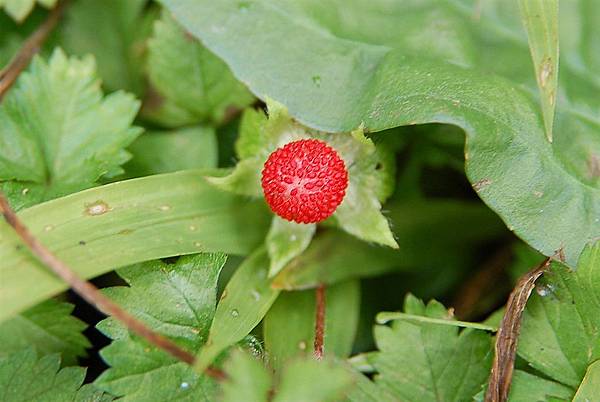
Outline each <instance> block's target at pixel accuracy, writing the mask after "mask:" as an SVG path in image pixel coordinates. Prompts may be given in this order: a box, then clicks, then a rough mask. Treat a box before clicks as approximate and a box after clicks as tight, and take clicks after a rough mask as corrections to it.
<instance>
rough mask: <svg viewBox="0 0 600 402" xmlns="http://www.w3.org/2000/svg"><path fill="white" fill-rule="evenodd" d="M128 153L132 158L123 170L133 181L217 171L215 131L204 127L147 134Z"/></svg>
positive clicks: (137, 140) (132, 145) (135, 142)
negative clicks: (203, 169)
mask: <svg viewBox="0 0 600 402" xmlns="http://www.w3.org/2000/svg"><path fill="white" fill-rule="evenodd" d="M128 150H129V152H130V153H131V155H132V157H131V160H130V161H129V162H127V164H126V165H125V166H124V169H125V171H126V174H127V175H128V176H133V177H138V176H148V175H151V174H160V173H171V172H176V171H178V170H185V169H199V168H216V167H217V162H218V151H217V138H216V135H215V131H214V129H213V128H211V127H206V126H197V127H187V128H182V129H179V130H173V131H156V132H153V131H150V132H146V133H144V134H143V135H141V136H140V137H138V138H137V139H136V140H135V141H134V142H133V143H132V144H131V145H130V146H129V148H128Z"/></svg>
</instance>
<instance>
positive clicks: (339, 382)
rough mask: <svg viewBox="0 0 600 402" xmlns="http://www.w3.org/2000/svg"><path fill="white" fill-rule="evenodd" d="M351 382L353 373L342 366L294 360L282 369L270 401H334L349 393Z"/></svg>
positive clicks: (324, 361) (315, 361)
mask: <svg viewBox="0 0 600 402" xmlns="http://www.w3.org/2000/svg"><path fill="white" fill-rule="evenodd" d="M352 383H353V375H352V373H351V372H350V371H348V370H347V369H345V368H344V367H343V366H341V365H337V364H333V363H332V362H330V361H327V360H321V361H317V360H314V359H312V358H308V359H297V360H293V361H291V362H290V363H289V364H288V365H287V366H286V367H285V368H284V370H283V374H282V379H281V382H280V384H279V392H277V394H276V395H275V398H274V399H273V402H305V401H319V402H327V401H337V400H339V399H340V398H341V397H343V396H344V395H346V394H348V393H349V391H350V390H351V385H352Z"/></svg>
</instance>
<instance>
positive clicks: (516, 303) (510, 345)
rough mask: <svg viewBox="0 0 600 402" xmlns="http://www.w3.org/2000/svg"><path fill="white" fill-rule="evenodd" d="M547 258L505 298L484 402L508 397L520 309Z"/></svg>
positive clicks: (522, 307) (540, 273) (519, 323)
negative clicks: (506, 299) (503, 311)
mask: <svg viewBox="0 0 600 402" xmlns="http://www.w3.org/2000/svg"><path fill="white" fill-rule="evenodd" d="M550 261H551V258H546V259H545V260H544V261H543V262H542V263H541V264H540V265H538V266H537V267H536V268H535V269H533V270H531V271H529V272H528V273H526V274H525V275H523V276H522V277H521V278H520V279H519V281H518V282H517V285H516V286H515V288H514V290H513V291H512V292H511V294H510V296H509V298H508V303H506V312H505V313H504V317H503V318H502V323H501V324H500V328H499V329H498V334H497V336H496V346H495V350H496V355H495V357H494V363H493V364H492V370H491V373H490V378H489V381H488V389H487V392H486V394H485V402H505V401H506V400H507V399H508V393H509V391H510V384H511V382H512V376H513V370H514V366H515V356H516V353H517V340H518V338H519V333H520V331H521V321H522V318H523V311H524V310H525V305H526V304H527V300H528V299H529V296H530V295H531V292H532V291H533V288H534V287H535V281H536V280H537V279H538V278H539V277H540V276H541V275H542V274H543V273H544V272H545V271H546V270H547V269H548V267H549V266H550Z"/></svg>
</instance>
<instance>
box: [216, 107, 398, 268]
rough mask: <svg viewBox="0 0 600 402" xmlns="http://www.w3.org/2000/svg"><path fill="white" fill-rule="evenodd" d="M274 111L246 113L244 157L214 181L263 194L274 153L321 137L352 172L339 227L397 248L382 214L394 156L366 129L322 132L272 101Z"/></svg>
mask: <svg viewBox="0 0 600 402" xmlns="http://www.w3.org/2000/svg"><path fill="white" fill-rule="evenodd" d="M268 108H269V119H268V120H266V121H265V120H264V118H261V117H259V116H258V115H257V113H256V112H248V113H247V114H246V116H245V117H244V119H243V120H242V123H243V124H245V125H247V127H244V126H242V128H241V130H240V138H239V140H238V144H237V146H236V149H237V152H238V155H239V156H240V157H242V158H243V159H242V160H241V161H240V162H239V163H238V164H237V166H236V168H235V169H234V171H233V172H232V173H231V174H230V175H228V176H225V177H219V178H214V179H213V178H210V179H209V181H210V182H211V183H213V184H215V185H216V186H217V187H219V188H221V189H223V190H226V191H231V192H234V193H237V194H243V195H250V196H262V189H261V184H260V177H261V171H262V168H263V165H264V163H265V161H266V160H267V158H268V156H269V154H270V153H271V152H273V151H275V150H276V149H277V148H279V147H281V146H283V145H285V144H287V143H289V142H291V141H296V140H300V139H306V138H317V139H320V140H322V141H325V142H326V143H327V144H328V145H329V146H331V147H332V148H334V149H335V150H336V151H337V152H338V153H339V155H340V157H341V158H342V159H343V160H344V163H345V165H346V168H347V169H348V177H349V182H348V188H347V190H346V195H345V197H344V200H343V201H342V203H341V205H340V206H339V207H338V208H337V210H336V211H335V213H334V214H333V216H334V217H335V218H336V221H337V222H338V225H339V226H340V227H341V228H343V229H344V230H346V231H347V232H348V233H351V234H353V235H355V236H357V237H358V238H361V239H363V240H366V241H373V242H376V243H380V244H383V245H386V246H390V247H392V248H397V247H398V245H397V243H396V241H395V240H394V235H393V234H392V232H391V230H390V228H389V225H388V221H387V220H386V218H385V217H384V216H383V215H382V213H381V201H382V200H384V198H379V197H387V196H389V195H390V194H391V191H390V188H393V187H390V180H391V181H392V182H393V179H390V178H392V177H393V176H394V173H395V171H394V169H393V168H391V167H386V168H385V169H383V168H382V165H383V164H392V165H393V164H394V163H395V162H394V160H393V158H391V157H390V155H389V153H386V152H385V151H378V150H377V149H376V147H375V145H374V144H373V141H372V140H370V139H368V138H366V137H365V135H364V133H363V131H362V130H361V129H358V130H355V131H353V132H352V133H351V134H349V135H340V134H328V133H325V132H319V131H316V130H311V129H309V128H307V127H304V126H302V125H301V124H299V123H297V122H295V121H293V120H292V119H291V118H290V117H289V115H288V113H287V110H286V109H285V108H284V107H282V106H281V105H279V104H277V103H275V102H269V103H268ZM275 268H281V267H280V266H276V267H275ZM274 270H275V269H274Z"/></svg>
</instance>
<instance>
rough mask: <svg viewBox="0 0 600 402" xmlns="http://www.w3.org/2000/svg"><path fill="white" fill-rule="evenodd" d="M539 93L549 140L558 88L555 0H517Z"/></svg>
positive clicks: (556, 4)
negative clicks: (525, 30)
mask: <svg viewBox="0 0 600 402" xmlns="http://www.w3.org/2000/svg"><path fill="white" fill-rule="evenodd" d="M519 8H520V10H521V18H522V20H523V24H524V25H525V28H526V29H527V36H528V38H529V48H530V50H531V58H532V59H533V65H534V67H535V75H536V78H537V83H538V87H539V90H540V94H541V103H542V114H543V115H544V126H545V128H546V137H547V138H548V141H550V142H552V126H553V123H554V107H555V106H556V95H557V90H558V0H519Z"/></svg>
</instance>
